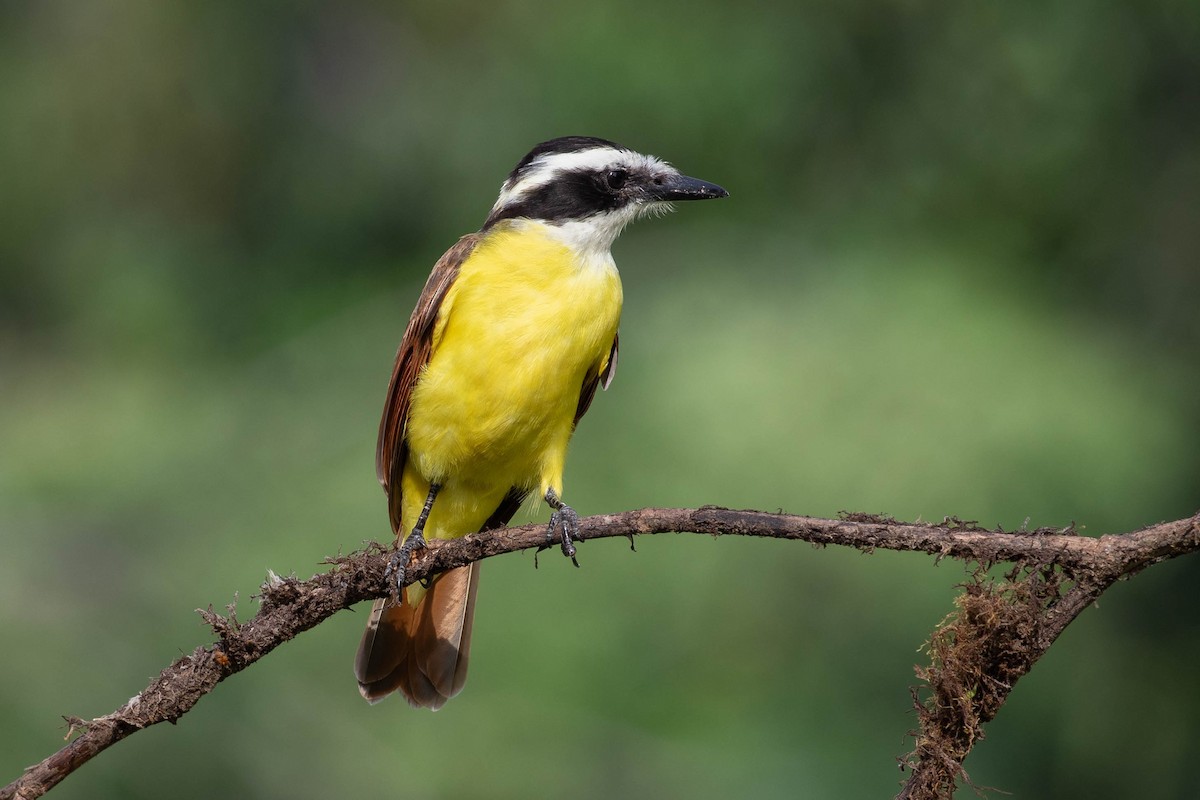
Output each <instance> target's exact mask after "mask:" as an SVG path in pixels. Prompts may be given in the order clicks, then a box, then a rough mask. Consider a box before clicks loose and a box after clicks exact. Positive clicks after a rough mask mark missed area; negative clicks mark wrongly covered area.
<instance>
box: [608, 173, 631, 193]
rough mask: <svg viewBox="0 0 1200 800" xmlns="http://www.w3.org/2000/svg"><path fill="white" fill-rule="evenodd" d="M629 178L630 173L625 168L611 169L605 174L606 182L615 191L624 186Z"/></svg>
mask: <svg viewBox="0 0 1200 800" xmlns="http://www.w3.org/2000/svg"><path fill="white" fill-rule="evenodd" d="M628 179H629V173H628V172H626V171H625V170H623V169H610V170H609V171H608V172H607V173H606V174H605V175H604V183H605V184H606V185H607V186H608V188H609V189H612V190H613V191H614V192H615V191H617V190H618V189H620V188H621V187H622V186H624V185H625V181H627V180H628Z"/></svg>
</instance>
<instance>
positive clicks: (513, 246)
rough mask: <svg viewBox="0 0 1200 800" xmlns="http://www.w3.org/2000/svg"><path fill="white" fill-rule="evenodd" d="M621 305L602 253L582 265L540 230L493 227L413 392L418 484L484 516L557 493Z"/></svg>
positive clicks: (449, 298)
mask: <svg viewBox="0 0 1200 800" xmlns="http://www.w3.org/2000/svg"><path fill="white" fill-rule="evenodd" d="M621 302H622V294H621V281H620V277H619V276H618V274H617V270H616V266H615V265H614V264H613V262H612V258H611V256H608V255H607V253H605V254H604V256H603V257H602V258H591V259H587V260H585V259H582V258H580V257H579V256H578V255H577V254H576V253H575V252H574V251H573V250H571V249H570V248H569V247H568V246H566V245H565V244H563V243H562V242H561V241H556V240H555V239H554V238H553V237H551V236H549V235H547V227H546V226H545V225H544V224H542V223H536V222H517V223H510V224H505V225H502V226H498V228H497V230H495V231H494V232H493V233H492V234H490V235H489V236H487V237H486V238H485V239H484V240H483V241H482V242H480V244H479V245H477V246H476V249H475V251H474V252H473V253H472V254H471V256H470V257H469V258H468V259H467V260H466V262H464V263H463V265H462V267H461V268H460V271H459V274H458V278H457V279H456V280H455V282H454V285H453V286H452V287H451V288H450V290H449V292H448V293H447V295H446V298H445V300H444V301H443V305H442V309H441V312H440V314H439V317H438V325H437V329H436V330H435V335H434V347H433V354H432V356H431V358H430V361H429V364H428V366H427V368H426V370H425V372H424V374H423V375H422V376H421V378H420V380H419V381H418V383H417V386H416V388H415V390H414V392H413V399H412V405H411V407H410V411H409V421H408V443H409V459H410V463H411V464H412V466H413V467H415V469H416V471H417V472H419V473H420V476H421V477H422V478H424V480H425V481H430V480H433V481H438V482H441V483H443V485H444V489H443V491H444V492H446V491H449V492H450V493H451V494H452V495H454V494H464V493H465V494H469V495H471V496H472V497H476V498H477V499H481V500H484V498H483V496H485V495H486V496H487V499H486V500H484V505H486V504H487V503H490V502H492V500H493V498H494V496H495V493H496V492H499V496H500V497H503V494H504V492H506V491H507V490H508V488H509V487H511V486H517V487H521V488H529V489H534V488H539V489H540V490H541V492H543V493H544V492H545V490H546V489H547V488H550V487H553V488H555V490H556V491H559V492H561V491H562V469H563V461H564V459H565V456H566V449H567V443H568V440H569V439H570V436H571V432H572V427H573V420H574V416H575V409H576V406H577V404H578V402H579V394H580V389H581V387H582V385H583V383H584V380H585V378H587V377H588V376H589V375H590V374H596V373H598V372H599V371H601V370H603V369H604V367H605V366H606V365H607V361H608V357H609V351H610V349H611V347H612V343H613V338H614V337H615V336H616V332H617V324H618V322H619V320H620V315H621ZM414 477H415V476H414ZM456 487H457V490H456ZM414 488H415V487H414ZM420 499H421V498H417V505H418V507H419V501H420ZM407 500H408V498H406V501H407ZM497 500H498V498H497ZM446 501H447V504H448V505H449V504H451V503H452V502H453V500H452V498H450V497H447V498H446ZM441 502H442V500H441V499H439V503H441ZM405 505H408V503H407V502H406V503H405ZM494 507H495V506H494V505H492V508H494ZM447 510H448V509H447ZM490 511H491V509H490V508H489V509H487V512H488V513H490ZM406 516H407V515H406ZM453 516H459V515H457V514H455V515H453ZM484 518H485V519H486V515H485V517H484ZM463 522H465V520H458V523H460V524H461V523H463ZM456 532H458V533H465V532H466V531H465V530H459V531H456Z"/></svg>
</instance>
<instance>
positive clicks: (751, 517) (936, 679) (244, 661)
mask: <svg viewBox="0 0 1200 800" xmlns="http://www.w3.org/2000/svg"><path fill="white" fill-rule="evenodd" d="M667 532H680V533H703V534H710V535H714V536H717V535H736V536H760V537H768V538H776V539H797V540H801V541H806V542H811V543H813V544H819V545H829V544H833V545H841V546H846V547H854V548H857V549H860V550H864V551H868V552H869V551H873V550H875V549H877V548H879V549H887V550H909V551H919V552H924V553H928V554H930V555H934V556H937V557H938V558H939V559H940V558H943V557H947V556H948V557H951V558H955V559H960V560H963V561H967V562H977V563H978V564H980V565H982V568H986V567H989V566H991V565H994V564H997V563H1001V562H1012V563H1015V564H1017V565H1018V566H1017V568H1015V569H1014V570H1013V571H1012V572H1011V573H1009V575H1008V576H1007V577H1006V581H1005V582H1004V583H1003V584H1001V585H997V584H995V583H994V582H991V581H988V580H987V579H986V578H985V577H984V576H983V574H982V571H980V572H977V573H976V576H975V578H974V580H973V582H972V583H969V584H967V586H966V590H965V592H964V595H963V596H962V597H960V598H959V601H958V606H959V610H958V612H956V613H955V614H952V615H951V616H950V617H948V618H947V620H946V621H945V622H944V623H943V624H942V625H941V626H939V629H938V630H937V631H935V632H934V634H933V636H932V637H931V639H930V643H929V649H930V654H931V659H932V664H931V666H930V667H928V668H918V676H919V677H921V678H922V680H923V681H925V683H926V684H927V689H926V693H927V695H928V697H927V698H926V699H925V700H921V699H920V698H918V701H917V704H918V709H919V712H920V713H921V730H920V731H919V732H917V734H916V738H917V747H916V749H915V750H914V752H913V753H912V754H911V756H910V757H909V759H908V760H907V761H906V762H905V763H906V764H907V765H908V766H911V768H912V773H911V776H910V778H909V780H908V782H907V783H906V785H905V788H904V790H903V792H902V793H901V795H900V796H901V797H904V798H913V800H916V799H917V798H934V797H948V796H950V794H952V793H953V790H954V782H955V780H956V779H957V778H959V777H965V775H964V774H963V773H962V761H963V759H964V758H965V757H966V755H967V753H969V752H970V749H971V747H972V746H973V744H974V743H975V741H977V740H978V739H979V738H980V737H981V736H982V732H981V729H980V726H981V725H982V724H983V723H986V722H988V721H989V720H991V719H992V717H994V716H995V713H996V711H997V710H998V709H999V707H1000V705H1002V704H1003V702H1004V700H1005V699H1006V698H1007V696H1008V693H1009V692H1010V691H1011V689H1012V685H1013V684H1014V683H1015V681H1016V679H1017V678H1019V677H1020V676H1021V675H1024V674H1025V673H1026V672H1028V670H1029V668H1030V667H1032V665H1033V664H1034V663H1035V662H1036V661H1037V659H1038V658H1040V657H1041V655H1042V654H1043V653H1044V652H1045V651H1046V649H1047V648H1049V647H1050V645H1051V644H1053V642H1054V641H1055V639H1056V638H1057V637H1058V635H1059V634H1061V633H1062V631H1063V629H1064V628H1066V626H1067V625H1069V624H1070V622H1071V621H1072V620H1073V619H1075V617H1076V616H1078V614H1079V613H1080V612H1081V611H1082V610H1083V609H1084V608H1086V607H1087V606H1088V605H1090V604H1091V603H1092V602H1093V601H1094V600H1095V599H1096V598H1097V597H1099V595H1100V594H1101V593H1102V592H1103V591H1104V590H1105V589H1107V588H1108V586H1110V585H1111V584H1112V582H1113V581H1115V580H1116V579H1117V578H1119V577H1122V576H1125V575H1131V574H1134V573H1136V572H1138V571H1140V570H1142V569H1144V568H1145V567H1147V566H1150V565H1152V564H1154V563H1156V562H1158V561H1163V560H1165V559H1169V558H1174V557H1176V556H1180V555H1184V554H1186V553H1190V552H1193V551H1195V550H1197V549H1200V514H1198V515H1197V516H1194V517H1191V518H1189V519H1183V520H1176V521H1174V522H1165V523H1161V524H1159V525H1152V526H1150V527H1147V528H1143V529H1141V530H1138V531H1134V532H1132V533H1126V534H1121V535H1109V536H1101V537H1099V538H1092V537H1085V536H1078V535H1076V534H1075V531H1074V528H1073V527H1069V528H1066V529H1061V530H1059V529H1048V528H1039V529H1037V530H1034V531H1026V530H1022V531H1017V532H1011V533H1010V532H1005V531H1002V530H995V531H990V530H984V529H981V528H979V527H977V526H976V525H975V524H974V523H970V522H962V521H961V520H957V519H953V518H951V519H947V520H944V521H943V522H942V523H940V524H936V525H934V524H920V523H902V522H897V521H896V520H893V519H891V518H887V517H877V516H871V515H865V514H846V515H844V516H843V517H842V518H841V519H836V520H829V519H818V518H814V517H802V516H794V515H790V514H766V513H762V512H758V511H733V510H730V509H725V508H719V507H716V506H704V507H702V508H698V509H662V508H649V509H642V510H640V511H629V512H625V513H622V514H605V515H599V516H594V517H588V518H586V519H583V520H580V536H579V538H581V539H603V538H609V537H614V536H628V537H630V538H631V539H632V537H633V536H634V535H646V534H655V533H667ZM554 543H557V542H554ZM547 544H549V543H548V542H547V538H546V527H545V525H541V524H535V525H525V526H522V527H519V528H503V529H499V530H494V531H488V532H485V533H477V534H472V535H469V536H464V537H462V538H461V539H454V540H449V541H434V542H431V544H430V547H429V548H428V549H427V550H424V551H421V552H419V553H418V554H417V556H416V558H415V559H414V561H413V563H412V565H411V567H410V568H409V570H408V573H407V579H408V581H409V582H413V581H417V580H422V579H425V578H428V577H430V576H432V575H435V574H437V573H440V572H444V571H446V570H448V569H453V568H454V567H460V566H463V565H465V564H469V563H471V562H474V561H479V560H481V559H484V558H489V557H491V556H495V555H500V554H501V553H511V552H514V551H517V550H526V549H529V548H534V547H544V546H546V545H547ZM390 553H391V550H390V549H387V548H384V547H382V546H380V545H371V546H369V547H368V548H366V549H365V550H362V551H359V552H357V553H353V554H351V555H349V556H345V557H339V558H336V559H330V560H329V561H328V562H327V563H330V564H333V569H331V570H330V571H329V572H326V573H323V574H320V575H316V576H314V577H313V578H311V579H309V580H307V581H300V580H296V579H294V578H278V577H277V576H275V575H273V574H272V575H271V576H270V578H269V580H268V581H267V583H265V584H264V585H263V586H262V595H261V597H260V608H259V611H258V613H257V614H255V615H254V617H253V618H252V619H250V620H248V621H246V622H245V623H241V622H238V620H237V618H236V616H235V615H234V614H233V611H232V609H230V613H229V616H228V617H225V616H221V615H220V614H217V613H215V612H213V610H212V609H211V607H210V608H209V609H208V610H207V611H201V612H200V613H201V614H202V616H204V618H205V620H206V621H207V622H208V623H209V624H210V625H211V626H212V628H213V630H214V632H215V633H216V634H217V637H218V640H217V642H216V643H215V644H213V645H211V646H209V647H198V648H196V650H195V651H194V652H193V653H192V654H191V655H187V656H184V657H182V658H180V659H178V660H177V661H176V662H175V663H173V664H171V665H170V666H169V667H167V668H166V669H164V670H163V671H162V673H161V674H160V675H159V676H158V677H157V678H155V679H154V680H153V681H152V682H151V683H150V685H149V686H147V687H146V688H145V689H144V690H142V691H141V692H140V693H139V694H138V695H137V696H135V697H134V698H133V699H131V700H130V701H129V702H128V703H126V704H125V705H124V706H122V707H121V708H119V709H117V710H116V711H114V712H113V713H111V714H107V715H105V716H103V717H99V718H97V719H93V720H90V721H86V722H85V721H83V720H79V719H75V718H68V722H69V723H70V724H71V728H72V732H74V731H75V730H80V731H82V733H81V734H80V735H79V737H78V738H76V739H75V740H74V741H72V742H71V743H70V744H68V745H67V746H66V747H64V748H63V749H61V750H60V751H58V752H57V753H55V754H54V755H52V756H50V757H49V758H47V759H46V760H44V761H42V762H40V763H38V764H35V765H34V766H31V767H29V768H28V769H26V770H25V772H24V774H23V775H22V776H21V777H20V778H18V779H17V780H15V781H13V782H12V783H10V784H9V785H8V786H6V787H4V788H3V789H0V800H8V799H9V798H20V799H21V800H30V799H31V798H35V797H40V796H41V795H43V794H45V793H46V792H47V791H49V790H50V789H51V788H53V787H54V786H55V785H57V784H58V783H59V782H60V781H62V779H63V778H65V777H66V776H67V775H69V774H70V773H72V772H74V771H75V770H76V769H78V768H79V767H80V766H82V765H83V764H84V763H86V762H87V761H89V760H91V759H92V758H93V757H95V756H96V755H97V754H99V753H100V752H102V751H103V750H105V749H107V748H108V747H110V746H112V745H113V744H115V743H116V742H119V741H120V740H121V739H124V738H125V737H126V736H128V735H130V734H131V733H134V732H136V731H138V730H141V729H143V728H146V727H149V726H150V725H154V724H156V723H159V722H174V721H176V720H178V719H179V718H180V717H181V716H182V715H183V714H185V713H187V711H189V710H190V709H191V708H192V707H193V706H194V705H195V704H196V703H197V702H199V700H200V698H202V697H204V695H206V694H208V693H209V692H210V691H212V689H213V688H214V687H215V686H216V685H217V684H218V683H220V682H221V681H222V680H224V679H225V678H227V677H229V676H230V675H233V674H235V673H237V672H240V671H242V670H243V669H245V668H246V667H248V666H250V665H251V664H253V663H254V662H255V661H257V660H259V659H260V658H262V657H263V656H265V655H266V654H267V653H270V652H271V651H272V650H274V649H275V648H276V647H278V646H279V645H281V644H283V643H284V642H286V641H288V640H289V639H291V638H293V637H294V636H296V635H297V634H299V633H301V632H303V631H306V630H308V629H309V628H312V627H314V626H315V625H317V624H319V623H321V622H322V621H324V620H325V619H327V618H329V617H330V616H332V615H333V614H335V613H336V612H338V611H340V610H342V609H344V608H349V607H350V606H352V605H354V604H355V603H359V602H361V601H363V600H371V599H374V598H376V597H383V596H385V595H387V594H388V591H389V589H388V586H387V581H386V579H385V570H386V567H387V561H388V557H389V555H390ZM1066 587H1069V588H1066Z"/></svg>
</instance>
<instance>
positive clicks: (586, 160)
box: [492, 147, 670, 211]
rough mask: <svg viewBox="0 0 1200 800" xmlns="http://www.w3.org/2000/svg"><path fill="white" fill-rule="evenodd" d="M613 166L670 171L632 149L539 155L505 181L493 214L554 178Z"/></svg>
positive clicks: (603, 149)
mask: <svg viewBox="0 0 1200 800" xmlns="http://www.w3.org/2000/svg"><path fill="white" fill-rule="evenodd" d="M613 164H620V165H621V166H623V167H626V168H628V169H637V168H658V169H663V168H665V169H670V167H669V166H668V165H667V164H666V162H664V161H661V160H659V159H657V158H655V157H654V156H647V155H642V154H641V153H635V152H633V151H631V150H616V149H614V148H612V147H592V148H589V149H587V150H576V151H575V152H572V153H550V154H549V155H545V156H541V157H540V158H538V159H537V160H535V161H534V162H533V163H532V164H530V165H529V166H528V167H526V168H525V174H524V175H523V176H521V178H520V179H519V180H518V181H517V183H516V184H515V185H513V186H509V185H508V182H507V181H505V183H504V186H502V187H501V189H500V196H499V197H498V198H496V204H495V205H494V206H492V211H496V210H497V209H500V208H504V207H505V206H507V205H508V204H509V203H511V202H513V201H514V200H516V199H518V198H520V197H521V196H522V195H525V194H528V193H529V192H531V191H532V190H534V189H537V188H538V187H540V186H545V185H546V184H547V183H550V181H552V180H554V178H555V176H557V175H561V174H562V173H564V172H571V171H574V170H589V169H597V170H598V169H601V168H603V167H607V166H610V165H613Z"/></svg>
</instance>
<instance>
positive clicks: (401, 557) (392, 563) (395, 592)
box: [384, 531, 425, 605]
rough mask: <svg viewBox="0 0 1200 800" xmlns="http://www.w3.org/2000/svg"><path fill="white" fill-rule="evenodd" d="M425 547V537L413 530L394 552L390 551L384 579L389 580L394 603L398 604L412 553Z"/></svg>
mask: <svg viewBox="0 0 1200 800" xmlns="http://www.w3.org/2000/svg"><path fill="white" fill-rule="evenodd" d="M423 549H425V537H424V536H423V535H421V532H420V531H413V532H412V533H410V534H409V535H408V538H407V539H405V540H404V544H402V545H400V546H399V547H397V548H396V552H394V553H392V557H391V559H389V560H388V566H387V570H386V571H385V572H384V580H387V581H389V582H391V584H392V585H391V589H392V600H394V601H395V603H396V605H400V597H401V595H402V593H403V591H404V580H405V578H406V577H408V562H409V561H410V560H411V559H412V555H413V553H415V552H417V551H418V550H423Z"/></svg>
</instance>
